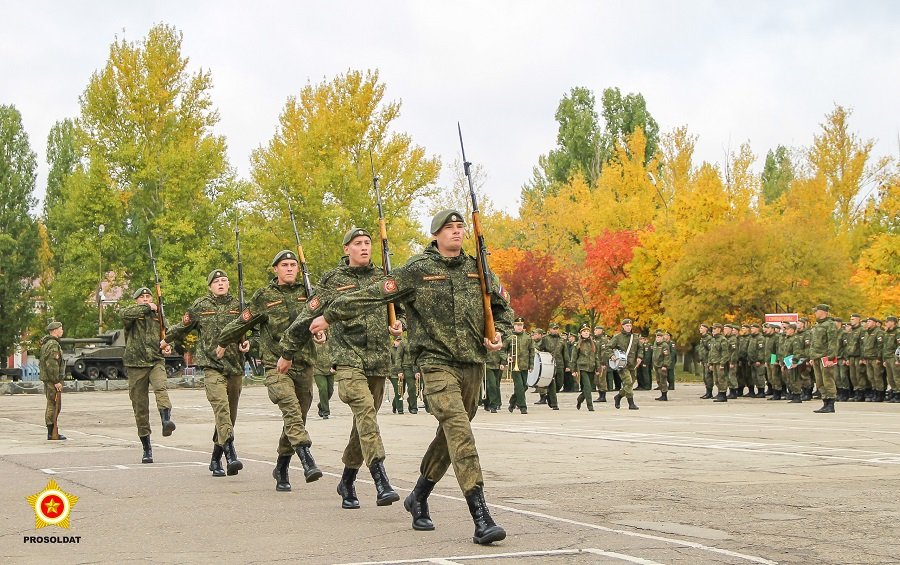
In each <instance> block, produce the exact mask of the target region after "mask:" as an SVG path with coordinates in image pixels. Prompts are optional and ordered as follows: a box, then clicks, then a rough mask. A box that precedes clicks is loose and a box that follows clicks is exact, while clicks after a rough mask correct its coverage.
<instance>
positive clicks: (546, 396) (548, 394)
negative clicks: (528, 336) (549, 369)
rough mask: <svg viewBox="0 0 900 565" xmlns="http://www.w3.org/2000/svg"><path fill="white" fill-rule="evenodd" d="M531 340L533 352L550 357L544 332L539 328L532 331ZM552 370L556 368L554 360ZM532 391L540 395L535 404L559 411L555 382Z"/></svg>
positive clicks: (552, 381) (536, 387)
mask: <svg viewBox="0 0 900 565" xmlns="http://www.w3.org/2000/svg"><path fill="white" fill-rule="evenodd" d="M532 338H535V339H534V349H535V351H543V352H545V353H550V355H551V357H552V356H553V353H552V352H550V351H548V350H547V347H548V344H549V343H550V342H549V340H548V336H546V335H544V330H542V329H541V328H537V329H536V330H534V333H533V334H532ZM553 363H554V370H555V368H556V359H555V358H554V360H553ZM534 389H535V390H536V391H537V392H539V393H540V394H541V398H540V399H539V400H538V401H537V402H535V404H547V405H549V406H550V409H551V410H559V403H558V402H557V399H556V381H555V380H551V381H550V384H549V385H547V386H546V387H538V386H535V387H534Z"/></svg>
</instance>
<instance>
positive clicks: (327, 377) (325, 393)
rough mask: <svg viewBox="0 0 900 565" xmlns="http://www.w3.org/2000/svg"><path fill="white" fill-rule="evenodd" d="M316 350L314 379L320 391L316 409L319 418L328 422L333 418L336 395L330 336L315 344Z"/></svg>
mask: <svg viewBox="0 0 900 565" xmlns="http://www.w3.org/2000/svg"><path fill="white" fill-rule="evenodd" d="M313 343H314V345H315V348H316V363H315V366H314V368H313V379H314V380H315V381H316V389H317V390H318V391H319V403H318V404H317V405H316V408H317V409H318V411H319V418H322V419H323V420H327V419H328V418H330V417H331V396H332V395H333V394H334V365H332V364H331V351H330V350H331V344H329V343H328V336H325V339H323V340H322V341H321V343H319V342H313Z"/></svg>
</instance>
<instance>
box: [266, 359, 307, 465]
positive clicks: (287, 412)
mask: <svg viewBox="0 0 900 565" xmlns="http://www.w3.org/2000/svg"><path fill="white" fill-rule="evenodd" d="M295 367H296V365H294V367H291V368H290V370H289V371H288V372H287V374H286V375H282V374H281V373H279V372H278V371H276V370H275V368H274V367H266V388H267V389H268V392H269V400H271V401H272V404H276V405H278V408H279V409H280V410H281V419H282V420H283V421H284V427H283V428H282V429H281V437H280V438H278V455H290V454H292V453H294V450H296V449H297V448H298V447H300V446H301V445H305V446H310V445H312V440H311V439H310V437H309V434H308V433H307V431H306V414H307V413H309V407H310V406H311V405H312V380H313V378H312V374H313V368H312V367H303V368H300V369H297V368H295Z"/></svg>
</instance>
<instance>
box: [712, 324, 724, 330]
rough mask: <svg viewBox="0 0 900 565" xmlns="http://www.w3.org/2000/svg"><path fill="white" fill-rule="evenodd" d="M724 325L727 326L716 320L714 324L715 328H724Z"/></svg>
mask: <svg viewBox="0 0 900 565" xmlns="http://www.w3.org/2000/svg"><path fill="white" fill-rule="evenodd" d="M724 327H725V326H723V325H722V324H720V323H719V322H716V323H715V324H713V329H715V328H719V329H722V328H724Z"/></svg>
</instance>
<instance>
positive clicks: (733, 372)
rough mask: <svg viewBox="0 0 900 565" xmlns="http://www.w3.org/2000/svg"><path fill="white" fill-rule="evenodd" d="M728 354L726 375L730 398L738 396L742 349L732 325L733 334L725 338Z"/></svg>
mask: <svg viewBox="0 0 900 565" xmlns="http://www.w3.org/2000/svg"><path fill="white" fill-rule="evenodd" d="M725 344H726V356H725V363H726V365H727V368H726V375H727V377H728V390H729V396H728V397H729V398H737V392H738V386H739V384H738V361H739V359H740V350H739V349H738V336H737V330H736V329H735V326H731V334H730V335H728V336H727V337H726V338H725Z"/></svg>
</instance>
